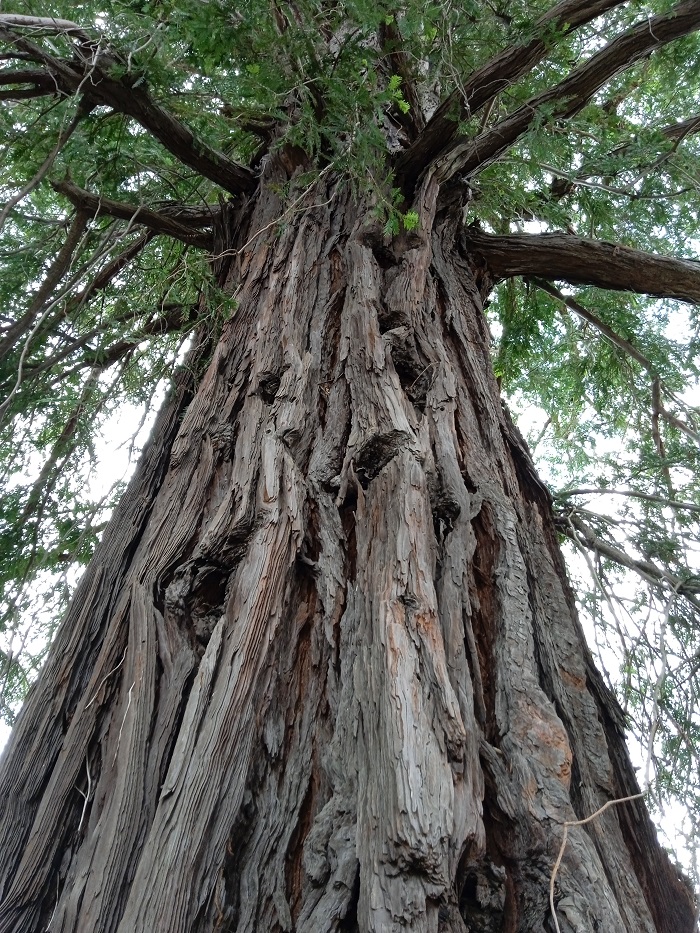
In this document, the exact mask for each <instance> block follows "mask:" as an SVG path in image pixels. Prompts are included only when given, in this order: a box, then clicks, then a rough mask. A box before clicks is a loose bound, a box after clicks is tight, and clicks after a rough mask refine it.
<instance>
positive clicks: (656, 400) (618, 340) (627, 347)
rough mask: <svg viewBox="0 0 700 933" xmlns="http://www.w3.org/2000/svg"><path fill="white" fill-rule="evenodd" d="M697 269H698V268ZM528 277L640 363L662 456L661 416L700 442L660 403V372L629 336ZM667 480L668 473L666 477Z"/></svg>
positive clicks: (546, 285) (553, 288)
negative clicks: (648, 381) (647, 379)
mask: <svg viewBox="0 0 700 933" xmlns="http://www.w3.org/2000/svg"><path fill="white" fill-rule="evenodd" d="M698 271H699V272H700V269H699V270H698ZM530 281H531V282H532V283H533V284H534V285H536V286H537V287H538V288H541V289H542V291H544V292H547V294H549V295H551V296H552V297H553V298H556V299H557V301H560V302H561V303H562V304H563V305H564V306H565V307H567V308H569V309H570V310H571V311H573V312H574V314H576V315H577V316H578V317H580V318H581V319H582V320H584V321H587V322H588V323H589V324H591V325H592V326H593V327H595V328H596V330H597V331H599V332H600V333H601V334H603V336H604V337H606V338H607V339H608V340H609V341H610V343H612V344H613V346H616V347H617V348H618V349H619V350H622V352H623V353H626V354H627V355H628V356H630V357H631V358H632V359H633V360H635V361H636V362H637V363H639V365H640V366H641V367H642V369H644V370H645V371H646V372H647V373H648V374H649V375H650V376H651V377H652V400H653V417H652V434H653V436H654V441H655V443H656V446H657V450H658V453H659V456H660V457H661V458H662V459H663V457H664V454H663V444H662V442H661V434H660V433H659V419H660V418H661V419H663V420H664V421H665V422H666V423H667V424H670V425H671V426H672V427H674V428H676V429H677V430H678V431H682V432H683V433H684V434H686V435H687V436H688V437H690V438H691V440H693V441H694V442H695V443H696V444H700V434H698V432H697V431H694V430H693V429H692V428H691V427H690V426H689V425H687V424H685V422H683V421H681V420H680V418H676V416H675V415H672V414H671V412H669V411H668V410H667V409H666V408H665V407H664V405H663V403H662V401H661V396H662V392H668V390H667V389H666V388H665V386H664V385H663V383H662V382H661V379H660V377H659V374H658V372H657V370H656V367H655V366H654V364H653V363H652V362H651V360H648V359H647V358H646V356H644V354H643V353H641V352H640V351H639V350H638V349H637V348H636V347H635V346H634V344H631V343H630V342H629V340H625V338H624V337H621V336H620V335H619V334H618V333H617V332H616V331H614V330H613V329H612V327H610V326H609V325H608V324H606V323H605V321H603V320H601V318H599V317H598V315H597V314H593V312H592V311H589V310H588V308H585V307H584V306H583V305H582V304H581V303H580V302H579V301H576V299H575V298H572V297H571V296H570V295H564V294H563V293H562V292H560V291H559V289H558V288H555V287H554V285H552V284H551V283H549V282H545V281H543V280H542V279H538V278H532V279H530ZM669 483H670V477H669Z"/></svg>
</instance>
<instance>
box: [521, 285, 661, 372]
mask: <svg viewBox="0 0 700 933" xmlns="http://www.w3.org/2000/svg"><path fill="white" fill-rule="evenodd" d="M531 281H532V283H533V285H536V286H537V287H538V288H540V289H542V291H543V292H546V293H547V294H548V295H551V296H552V297H553V298H556V299H557V301H560V302H561V303H562V304H563V305H565V306H566V307H567V308H569V310H570V311H573V312H574V314H576V315H577V316H578V317H580V318H581V319H582V320H584V321H587V322H588V323H589V324H592V325H593V327H595V329H596V330H597V331H599V332H600V333H601V334H603V336H604V337H607V338H608V340H609V341H610V343H612V344H613V346H615V347H617V348H618V350H622V351H623V353H626V354H627V356H630V357H632V359H633V360H636V361H637V363H639V365H640V366H641V367H642V369H645V370H646V371H647V372H648V373H649V374H650V375H652V376H656V375H657V373H656V369H655V368H654V366H653V364H652V362H651V361H650V360H648V359H647V358H646V356H644V354H643V353H640V351H639V350H638V349H637V348H636V347H635V346H634V345H633V344H631V343H630V342H629V340H625V338H624V337H621V336H620V335H619V334H618V333H617V332H616V331H614V330H613V329H612V327H610V326H609V325H608V324H606V323H605V321H603V320H602V319H601V318H599V317H598V315H597V314H593V312H592V311H589V310H588V308H585V307H584V306H583V305H582V304H581V302H579V301H576V299H575V298H572V297H571V296H570V295H564V294H563V293H562V292H560V291H559V289H558V288H555V286H554V285H551V284H550V283H549V282H545V281H544V280H543V279H538V278H533V279H531Z"/></svg>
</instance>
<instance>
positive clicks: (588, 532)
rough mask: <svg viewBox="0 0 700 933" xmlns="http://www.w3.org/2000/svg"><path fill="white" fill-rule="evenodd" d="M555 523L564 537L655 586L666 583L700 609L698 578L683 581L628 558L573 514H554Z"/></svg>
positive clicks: (645, 561) (640, 561)
mask: <svg viewBox="0 0 700 933" xmlns="http://www.w3.org/2000/svg"><path fill="white" fill-rule="evenodd" d="M556 524H557V528H558V529H559V531H560V532H561V533H562V534H564V535H566V537H567V538H571V540H572V541H574V542H576V543H577V544H580V545H583V546H584V547H586V548H588V549H589V550H591V551H595V552H596V553H597V554H600V555H601V556H602V557H607V558H608V560H611V561H613V563H616V564H618V565H619V566H620V567H627V568H628V569H629V570H634V571H635V573H638V574H640V576H642V577H644V579H645V580H648V581H649V582H650V583H653V584H654V585H656V586H659V585H663V584H666V585H668V586H670V587H672V589H673V590H675V592H676V593H678V594H679V596H684V597H685V598H686V599H687V600H688V601H689V602H690V603H692V605H693V606H694V607H695V608H696V609H700V600H699V599H698V594H699V593H700V581H698V580H695V581H693V579H692V578H691V579H689V580H683V579H682V578H681V577H678V576H676V575H675V574H672V573H669V572H668V571H666V570H664V569H663V568H662V567H659V566H657V565H656V564H653V563H651V561H648V560H636V559H635V558H634V557H630V556H629V554H626V553H625V552H624V551H621V550H620V548H618V547H615V546H614V545H612V544H608V542H607V541H603V539H602V538H599V537H598V535H597V534H596V533H595V532H594V531H593V529H592V528H589V526H588V525H587V524H586V523H585V522H583V521H582V520H581V519H580V518H579V517H578V516H577V515H575V514H573V513H572V514H566V515H563V516H558V517H557V519H556Z"/></svg>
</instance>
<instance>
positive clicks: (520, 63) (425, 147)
mask: <svg viewBox="0 0 700 933" xmlns="http://www.w3.org/2000/svg"><path fill="white" fill-rule="evenodd" d="M623 2H624V0H597V2H596V0H563V2H561V3H558V4H556V6H554V7H552V9H551V10H549V11H548V12H547V13H545V15H544V16H543V17H541V18H540V19H539V20H538V22H537V23H536V27H535V28H536V31H537V34H536V35H535V37H534V38H532V39H531V40H530V41H529V42H527V43H524V44H522V45H511V46H509V47H508V48H507V49H504V50H503V51H502V52H500V53H499V54H498V55H496V56H495V57H494V58H492V59H490V60H489V61H488V62H486V63H485V64H484V65H482V66H481V67H480V68H478V69H477V70H476V71H475V72H474V73H473V74H471V75H470V76H469V77H468V78H467V79H466V80H465V81H464V83H463V85H462V86H461V87H460V88H459V89H458V90H454V91H452V93H451V94H449V95H448V97H447V98H446V99H445V100H444V101H443V102H442V104H440V106H439V107H438V109H437V110H436V111H435V113H434V114H433V116H432V117H431V119H430V120H429V121H428V123H427V125H426V126H425V129H424V130H423V132H422V133H421V135H420V136H419V138H418V139H417V140H416V141H415V143H413V145H412V146H410V147H409V148H408V149H407V150H406V151H405V152H404V153H402V154H401V155H400V156H399V158H398V160H397V163H396V177H397V179H398V181H399V183H400V184H401V185H402V187H404V189H405V190H407V189H412V188H413V186H414V185H415V183H416V180H417V179H418V176H419V175H420V174H421V172H422V171H423V170H424V169H425V168H426V167H427V166H428V165H429V164H430V162H432V160H433V159H434V158H435V157H436V156H437V155H438V154H439V153H440V152H442V150H443V149H444V148H445V146H447V145H448V144H449V143H450V141H451V140H452V139H453V137H454V136H455V134H456V133H457V129H458V127H459V123H460V121H462V120H464V119H466V118H467V117H469V116H470V115H471V114H473V113H476V112H477V111H478V110H479V109H480V108H481V107H483V106H484V105H485V104H487V103H489V102H490V101H492V100H493V99H494V98H495V97H496V95H497V94H499V93H500V92H501V91H503V90H504V89H505V88H507V87H508V86H509V85H510V84H512V83H513V82H515V81H517V80H518V79H519V78H521V77H523V76H524V75H526V74H528V73H529V72H530V71H532V69H533V68H534V67H535V66H536V65H537V64H538V62H540V61H542V59H544V58H545V57H546V55H547V53H548V51H549V49H550V48H551V44H550V43H549V42H548V41H547V37H550V36H551V32H552V30H557V29H561V30H562V31H563V32H565V33H568V32H571V31H573V30H575V29H578V28H579V27H580V26H583V25H585V24H586V23H589V22H591V20H594V19H596V18H597V17H598V16H602V14H603V13H607V12H608V11H609V10H612V9H614V8H615V7H617V6H621V5H622V3H623Z"/></svg>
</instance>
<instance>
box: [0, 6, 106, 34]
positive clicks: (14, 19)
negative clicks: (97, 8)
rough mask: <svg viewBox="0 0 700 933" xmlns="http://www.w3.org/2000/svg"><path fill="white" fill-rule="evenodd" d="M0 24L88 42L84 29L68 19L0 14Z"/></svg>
mask: <svg viewBox="0 0 700 933" xmlns="http://www.w3.org/2000/svg"><path fill="white" fill-rule="evenodd" d="M0 24H2V25H3V26H14V27H16V28H18V29H31V30H32V31H33V32H34V31H41V32H50V33H62V34H64V35H68V36H78V37H79V38H80V39H83V40H85V41H89V37H88V35H87V33H86V32H85V30H84V29H81V28H80V26H78V24H77V23H74V22H73V21H72V20H70V19H57V18H56V17H55V16H23V15H22V14H20V13H0Z"/></svg>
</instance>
